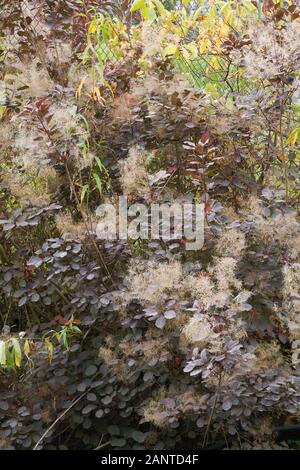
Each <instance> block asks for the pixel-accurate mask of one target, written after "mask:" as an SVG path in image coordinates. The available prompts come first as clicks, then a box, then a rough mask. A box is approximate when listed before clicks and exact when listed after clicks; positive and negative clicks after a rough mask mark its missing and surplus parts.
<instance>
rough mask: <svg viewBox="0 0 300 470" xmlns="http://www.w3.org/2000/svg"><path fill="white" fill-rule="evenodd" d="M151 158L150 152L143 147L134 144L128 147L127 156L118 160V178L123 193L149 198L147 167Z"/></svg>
mask: <svg viewBox="0 0 300 470" xmlns="http://www.w3.org/2000/svg"><path fill="white" fill-rule="evenodd" d="M151 158H152V156H151V154H149V153H148V152H146V151H145V149H143V148H142V147H139V146H134V147H132V148H131V149H130V151H129V155H128V157H127V158H126V159H125V160H124V161H122V162H120V172H121V177H120V180H121V185H122V189H123V193H124V194H125V195H133V196H142V197H144V198H145V199H148V198H149V196H150V193H151V188H150V184H149V173H148V171H147V167H148V165H149V163H150V161H151Z"/></svg>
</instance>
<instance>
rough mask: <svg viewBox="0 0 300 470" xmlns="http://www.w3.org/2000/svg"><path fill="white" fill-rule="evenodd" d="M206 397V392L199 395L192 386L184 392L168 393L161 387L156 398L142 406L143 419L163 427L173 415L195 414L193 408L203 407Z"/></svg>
mask: <svg viewBox="0 0 300 470" xmlns="http://www.w3.org/2000/svg"><path fill="white" fill-rule="evenodd" d="M207 399H208V395H207V394H203V395H200V394H198V393H197V392H196V391H195V389H194V388H193V389H187V390H186V391H185V392H184V393H180V391H179V392H178V393H174V392H173V393H170V392H169V391H168V390H167V389H166V388H161V389H160V390H159V391H158V393H157V396H156V398H152V399H151V400H149V401H148V403H146V404H145V405H144V406H143V409H142V410H141V412H142V415H143V420H144V421H145V422H150V423H152V424H154V426H156V427H157V428H158V429H163V428H166V427H168V426H169V424H170V421H169V420H170V419H171V420H172V418H173V417H174V418H175V417H179V416H180V415H181V414H186V413H191V414H195V410H199V409H201V408H202V407H204V408H205V406H206V401H207Z"/></svg>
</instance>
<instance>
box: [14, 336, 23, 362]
mask: <svg viewBox="0 0 300 470" xmlns="http://www.w3.org/2000/svg"><path fill="white" fill-rule="evenodd" d="M11 343H12V346H13V352H14V360H15V364H16V366H17V367H20V366H21V361H22V352H21V347H20V343H19V341H18V340H17V338H12V339H11Z"/></svg>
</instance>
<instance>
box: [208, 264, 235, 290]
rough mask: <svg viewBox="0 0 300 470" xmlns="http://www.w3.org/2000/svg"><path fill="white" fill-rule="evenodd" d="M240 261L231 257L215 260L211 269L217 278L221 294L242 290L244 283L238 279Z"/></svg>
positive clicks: (211, 272)
mask: <svg viewBox="0 0 300 470" xmlns="http://www.w3.org/2000/svg"><path fill="white" fill-rule="evenodd" d="M237 265H238V260H236V259H234V258H231V257H228V256H227V257H224V258H215V259H214V263H213V265H212V266H210V268H209V272H210V274H211V275H212V276H213V277H214V278H215V280H216V284H217V287H218V290H219V292H225V293H227V292H230V291H231V289H241V287H242V283H241V281H240V280H239V279H237V277H236V271H237Z"/></svg>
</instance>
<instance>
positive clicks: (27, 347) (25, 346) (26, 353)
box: [24, 339, 30, 358]
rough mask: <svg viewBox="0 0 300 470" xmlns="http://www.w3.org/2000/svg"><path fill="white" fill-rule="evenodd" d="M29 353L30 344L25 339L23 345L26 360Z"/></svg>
mask: <svg viewBox="0 0 300 470" xmlns="http://www.w3.org/2000/svg"><path fill="white" fill-rule="evenodd" d="M29 353H30V343H29V341H28V339H26V341H25V344H24V354H25V356H26V357H27V358H28V357H29Z"/></svg>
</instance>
